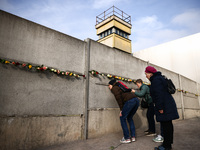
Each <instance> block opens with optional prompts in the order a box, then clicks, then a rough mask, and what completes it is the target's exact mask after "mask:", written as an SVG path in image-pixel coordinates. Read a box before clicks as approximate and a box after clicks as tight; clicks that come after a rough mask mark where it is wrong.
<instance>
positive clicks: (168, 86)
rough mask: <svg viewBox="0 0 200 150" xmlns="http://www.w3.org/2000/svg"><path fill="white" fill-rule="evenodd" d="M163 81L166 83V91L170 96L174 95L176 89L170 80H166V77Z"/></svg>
mask: <svg viewBox="0 0 200 150" xmlns="http://www.w3.org/2000/svg"><path fill="white" fill-rule="evenodd" d="M163 77H164V79H165V81H166V82H167V89H168V92H169V93H170V94H174V93H175V92H176V87H175V85H174V83H173V82H172V80H171V79H168V78H167V77H166V76H163Z"/></svg>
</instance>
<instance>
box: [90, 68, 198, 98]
mask: <svg viewBox="0 0 200 150" xmlns="http://www.w3.org/2000/svg"><path fill="white" fill-rule="evenodd" d="M89 73H90V74H91V75H93V76H94V77H97V76H98V75H100V76H102V77H104V76H105V77H107V78H109V79H116V80H121V81H125V82H128V83H131V82H132V83H135V82H136V80H134V79H129V78H124V77H121V76H117V75H112V74H109V73H100V72H98V71H96V70H91V71H89ZM143 83H144V84H146V85H150V84H149V83H147V82H143ZM177 91H178V92H182V93H185V94H187V93H190V94H193V95H195V96H199V94H195V93H192V92H189V91H185V90H181V89H177Z"/></svg>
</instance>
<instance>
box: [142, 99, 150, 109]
mask: <svg viewBox="0 0 200 150" xmlns="http://www.w3.org/2000/svg"><path fill="white" fill-rule="evenodd" d="M141 107H142V108H148V107H149V105H148V103H147V102H146V101H145V99H144V98H142V101H141Z"/></svg>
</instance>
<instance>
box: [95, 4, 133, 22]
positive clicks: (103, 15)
mask: <svg viewBox="0 0 200 150" xmlns="http://www.w3.org/2000/svg"><path fill="white" fill-rule="evenodd" d="M113 15H115V16H117V17H118V18H120V19H122V20H123V21H125V22H127V23H128V24H130V25H131V16H129V15H128V14H126V13H125V12H123V11H122V10H120V9H119V8H117V7H115V6H112V7H110V8H109V9H107V10H106V11H104V12H103V13H101V14H100V15H98V16H96V25H97V24H99V23H101V22H102V21H104V20H106V19H107V18H108V17H110V16H113Z"/></svg>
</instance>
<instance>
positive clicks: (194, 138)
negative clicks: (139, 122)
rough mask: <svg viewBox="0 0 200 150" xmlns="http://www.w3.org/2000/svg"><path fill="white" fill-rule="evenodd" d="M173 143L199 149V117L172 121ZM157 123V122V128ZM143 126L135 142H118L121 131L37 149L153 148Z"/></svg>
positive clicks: (181, 148)
mask: <svg viewBox="0 0 200 150" xmlns="http://www.w3.org/2000/svg"><path fill="white" fill-rule="evenodd" d="M173 124H174V144H173V146H172V147H173V150H199V149H200V142H199V140H200V134H199V133H200V118H193V119H189V120H179V121H174V123H173ZM158 129H159V124H157V130H158ZM144 130H145V128H140V129H138V130H136V132H137V138H136V142H133V143H130V144H120V142H119V140H120V139H121V138H122V133H121V132H118V133H112V134H107V135H104V136H102V137H100V138H93V139H88V140H85V141H76V142H70V143H66V144H64V145H59V146H52V147H46V148H39V149H37V150H65V149H68V150H90V149H91V150H110V149H115V150H130V149H134V150H153V149H154V147H156V146H159V145H160V143H155V142H153V141H152V139H153V137H147V136H145V135H144V132H143V131H144Z"/></svg>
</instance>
